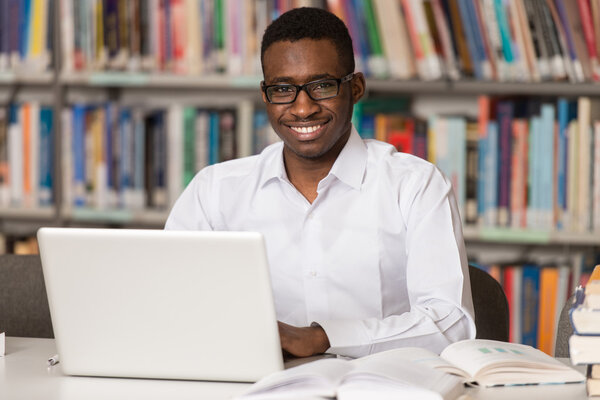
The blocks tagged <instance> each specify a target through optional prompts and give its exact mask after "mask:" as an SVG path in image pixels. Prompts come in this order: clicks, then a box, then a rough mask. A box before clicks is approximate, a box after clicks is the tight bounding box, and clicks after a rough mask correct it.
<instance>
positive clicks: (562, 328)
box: [554, 294, 575, 357]
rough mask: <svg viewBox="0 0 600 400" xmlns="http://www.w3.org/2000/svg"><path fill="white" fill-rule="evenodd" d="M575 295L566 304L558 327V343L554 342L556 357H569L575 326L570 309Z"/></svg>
mask: <svg viewBox="0 0 600 400" xmlns="http://www.w3.org/2000/svg"><path fill="white" fill-rule="evenodd" d="M574 299H575V295H574V294H572V295H571V296H570V297H569V299H568V300H567V302H566V303H565V304H564V306H563V308H562V310H561V312H560V317H559V318H558V325H557V327H556V343H555V344H554V357H569V355H570V353H569V338H570V337H571V335H572V334H573V326H572V325H571V320H570V318H569V310H570V309H571V306H572V305H573V301H574Z"/></svg>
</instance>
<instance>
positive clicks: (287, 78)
mask: <svg viewBox="0 0 600 400" xmlns="http://www.w3.org/2000/svg"><path fill="white" fill-rule="evenodd" d="M328 78H333V75H330V74H319V75H312V76H310V77H309V78H308V80H307V81H306V82H304V83H308V82H313V81H318V80H321V79H328ZM293 80H294V79H293V78H292V77H291V76H278V77H276V78H274V79H273V80H272V81H271V82H270V83H268V85H276V84H279V83H290V82H291V81H293Z"/></svg>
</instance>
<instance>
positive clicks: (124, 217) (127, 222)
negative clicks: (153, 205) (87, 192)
mask: <svg viewBox="0 0 600 400" xmlns="http://www.w3.org/2000/svg"><path fill="white" fill-rule="evenodd" d="M60 214H61V217H62V218H64V219H65V220H68V221H72V222H88V223H98V224H103V225H104V224H115V225H122V226H124V227H128V226H149V227H156V228H162V227H163V226H164V224H165V222H166V220H167V217H168V215H169V212H168V211H163V210H148V209H139V210H128V209H98V208H91V207H73V208H68V207H64V208H62V209H61V212H60Z"/></svg>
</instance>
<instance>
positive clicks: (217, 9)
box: [60, 0, 323, 75]
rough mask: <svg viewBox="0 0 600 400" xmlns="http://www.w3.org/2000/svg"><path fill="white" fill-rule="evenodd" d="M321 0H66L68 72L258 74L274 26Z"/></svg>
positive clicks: (64, 32) (63, 25)
mask: <svg viewBox="0 0 600 400" xmlns="http://www.w3.org/2000/svg"><path fill="white" fill-rule="evenodd" d="M322 5H323V2H322V1H318V0H317V1H315V0H303V1H300V0H294V1H291V0H285V1H274V0H258V1H234V0H91V1H79V0H60V13H61V14H60V15H61V22H62V23H61V44H62V60H63V68H64V71H65V72H70V71H94V70H121V71H149V72H164V73H174V74H182V75H198V74H210V73H227V74H230V75H259V74H260V73H261V69H260V57H259V54H258V53H259V48H260V42H261V40H262V34H263V32H264V30H265V29H266V27H267V25H268V24H269V23H270V22H271V21H272V20H273V19H274V18H276V17H277V16H278V15H280V14H281V13H283V12H285V11H287V10H289V9H291V8H293V7H298V6H322Z"/></svg>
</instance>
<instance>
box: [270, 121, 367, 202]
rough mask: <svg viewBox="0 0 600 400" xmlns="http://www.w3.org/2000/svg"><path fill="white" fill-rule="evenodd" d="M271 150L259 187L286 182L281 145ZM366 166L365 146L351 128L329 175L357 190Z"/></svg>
mask: <svg viewBox="0 0 600 400" xmlns="http://www.w3.org/2000/svg"><path fill="white" fill-rule="evenodd" d="M272 150H273V152H270V157H269V159H268V161H267V162H266V163H265V168H264V170H263V173H262V177H261V180H260V186H261V187H262V186H264V185H265V184H266V183H267V182H269V181H271V180H272V179H276V178H277V179H280V180H285V181H287V180H288V178H287V173H286V171H285V164H284V162H283V143H278V145H277V146H276V147H275V148H273V149H272ZM366 166H367V146H366V145H365V143H364V142H363V141H362V139H361V137H360V136H359V134H358V132H357V131H356V129H355V128H354V126H352V131H351V132H350V137H349V138H348V141H347V142H346V145H345V146H344V148H343V149H342V151H341V152H340V154H339V156H338V158H337V159H336V160H335V163H334V164H333V167H331V171H329V175H334V176H335V177H336V178H337V179H339V180H340V181H342V182H344V183H345V184H347V185H348V186H350V187H352V188H354V189H357V190H358V189H360V186H361V184H362V181H363V177H364V174H365V169H366ZM329 175H328V176H329ZM325 179H327V178H325Z"/></svg>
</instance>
